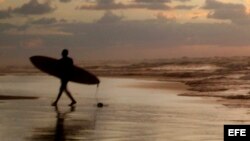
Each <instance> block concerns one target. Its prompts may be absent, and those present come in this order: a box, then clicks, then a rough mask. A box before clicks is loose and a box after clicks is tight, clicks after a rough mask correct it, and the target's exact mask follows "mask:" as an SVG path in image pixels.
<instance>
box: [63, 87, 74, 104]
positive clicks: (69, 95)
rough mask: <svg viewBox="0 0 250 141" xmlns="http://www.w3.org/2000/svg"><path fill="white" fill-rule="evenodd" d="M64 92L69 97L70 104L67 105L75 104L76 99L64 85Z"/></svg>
mask: <svg viewBox="0 0 250 141" xmlns="http://www.w3.org/2000/svg"><path fill="white" fill-rule="evenodd" d="M65 92H66V94H67V96H68V97H69V98H70V99H71V101H72V102H71V104H69V106H72V105H74V104H76V100H75V99H74V98H73V96H72V95H71V93H70V92H69V90H68V89H67V87H66V89H65Z"/></svg>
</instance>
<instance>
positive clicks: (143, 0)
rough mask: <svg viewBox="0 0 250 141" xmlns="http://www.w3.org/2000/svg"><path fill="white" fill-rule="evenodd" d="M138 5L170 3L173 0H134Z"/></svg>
mask: <svg viewBox="0 0 250 141" xmlns="http://www.w3.org/2000/svg"><path fill="white" fill-rule="evenodd" d="M134 2H138V3H169V2H171V0H134Z"/></svg>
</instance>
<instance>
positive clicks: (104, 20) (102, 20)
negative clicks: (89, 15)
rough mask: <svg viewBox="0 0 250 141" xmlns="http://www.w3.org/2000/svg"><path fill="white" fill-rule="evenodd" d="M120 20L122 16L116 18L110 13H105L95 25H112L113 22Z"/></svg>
mask: <svg viewBox="0 0 250 141" xmlns="http://www.w3.org/2000/svg"><path fill="white" fill-rule="evenodd" d="M122 19H123V16H117V15H115V14H113V13H112V12H111V11H107V12H105V13H104V15H103V16H102V17H101V18H100V19H99V20H97V23H113V22H119V21H121V20H122Z"/></svg>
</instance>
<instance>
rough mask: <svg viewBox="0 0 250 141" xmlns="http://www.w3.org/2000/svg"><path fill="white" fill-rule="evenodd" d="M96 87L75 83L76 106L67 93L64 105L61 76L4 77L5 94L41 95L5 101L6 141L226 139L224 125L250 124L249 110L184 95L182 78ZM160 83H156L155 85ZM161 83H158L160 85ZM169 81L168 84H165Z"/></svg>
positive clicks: (116, 81)
mask: <svg viewBox="0 0 250 141" xmlns="http://www.w3.org/2000/svg"><path fill="white" fill-rule="evenodd" d="M101 81H102V84H101V85H100V87H99V89H98V101H99V102H103V103H104V105H105V106H104V107H103V108H97V107H96V102H97V101H96V99H95V91H96V86H84V85H79V84H73V83H71V84H70V85H69V89H70V90H71V92H72V93H73V95H74V97H75V98H76V99H77V100H78V103H77V105H76V106H75V107H69V106H67V104H69V103H70V101H69V100H68V99H67V97H66V96H65V95H63V96H62V99H61V101H60V103H59V105H58V107H52V106H50V104H51V103H52V101H53V100H54V99H55V98H56V94H57V90H58V87H59V81H58V80H57V79H55V78H53V77H49V76H9V75H6V76H0V83H1V85H0V95H3V96H4V95H5V96H9V97H11V96H23V97H39V98H38V99H22V100H21V99H19V100H8V99H1V100H0V109H1V114H0V139H1V140H3V141H17V140H18V141H27V140H31V141H50V140H51V141H55V140H56V141H67V140H76V141H77V140H79V141H82V140H86V141H91V140H92V141H166V140H171V141H201V140H209V141H222V140H223V125H224V124H234V123H236V124H239V123H250V121H249V119H250V115H249V114H248V111H247V109H239V108H230V107H228V106H224V105H222V104H218V103H217V102H215V99H214V98H198V97H183V96H178V94H181V93H185V92H187V90H186V89H187V87H186V86H185V85H183V84H180V83H178V82H159V81H153V80H138V79H124V78H108V77H107V78H101ZM154 86H156V87H154ZM157 86H158V87H157ZM163 86H164V87H163Z"/></svg>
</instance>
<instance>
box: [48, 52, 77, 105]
mask: <svg viewBox="0 0 250 141" xmlns="http://www.w3.org/2000/svg"><path fill="white" fill-rule="evenodd" d="M68 54H69V51H68V50H67V49H64V50H63V51H62V58H61V59H60V60H59V61H58V64H59V65H58V67H59V69H60V79H61V86H60V89H59V93H58V96H57V98H56V101H54V102H53V103H52V106H56V105H57V102H58V101H59V99H60V97H61V95H62V93H63V91H65V93H66V94H67V96H68V97H69V98H70V99H71V101H72V102H71V104H69V106H72V105H74V104H76V100H75V99H74V98H73V96H72V95H71V93H70V92H69V90H68V89H67V84H68V82H69V80H70V77H71V75H72V69H73V60H72V59H71V58H70V57H68Z"/></svg>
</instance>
